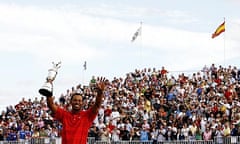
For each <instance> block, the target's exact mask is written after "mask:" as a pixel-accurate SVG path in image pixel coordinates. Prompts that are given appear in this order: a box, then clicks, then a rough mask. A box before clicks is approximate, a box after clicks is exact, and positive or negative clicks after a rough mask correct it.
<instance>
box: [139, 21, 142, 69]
mask: <svg viewBox="0 0 240 144" xmlns="http://www.w3.org/2000/svg"><path fill="white" fill-rule="evenodd" d="M140 29H141V35H140V36H141V37H140V67H139V70H140V69H141V67H142V22H140Z"/></svg>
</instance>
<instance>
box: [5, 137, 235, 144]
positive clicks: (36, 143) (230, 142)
mask: <svg viewBox="0 0 240 144" xmlns="http://www.w3.org/2000/svg"><path fill="white" fill-rule="evenodd" d="M0 144H61V138H55V139H50V138H32V139H29V140H25V141H0ZM88 144H240V136H229V137H214V139H213V140H209V141H205V140H179V141H176V140H174V141H162V142H153V141H145V142H141V141H138V140H136V141H117V142H113V141H100V140H95V138H92V137H89V138H88Z"/></svg>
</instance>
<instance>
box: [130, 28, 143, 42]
mask: <svg viewBox="0 0 240 144" xmlns="http://www.w3.org/2000/svg"><path fill="white" fill-rule="evenodd" d="M141 33H142V27H141V26H140V27H139V28H138V29H137V31H136V32H135V33H134V35H133V37H132V42H134V41H135V40H136V38H137V37H138V36H140V35H141Z"/></svg>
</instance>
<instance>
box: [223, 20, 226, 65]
mask: <svg viewBox="0 0 240 144" xmlns="http://www.w3.org/2000/svg"><path fill="white" fill-rule="evenodd" d="M223 20H224V23H225V17H224V18H223ZM225 25H226V24H225ZM225 30H226V28H225ZM225 35H226V32H225V33H224V40H223V41H224V67H226V48H225V37H226V36H225Z"/></svg>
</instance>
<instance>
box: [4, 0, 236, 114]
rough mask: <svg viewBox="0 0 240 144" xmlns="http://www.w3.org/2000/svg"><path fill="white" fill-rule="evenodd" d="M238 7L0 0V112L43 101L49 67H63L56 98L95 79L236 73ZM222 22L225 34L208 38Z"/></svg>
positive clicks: (176, 0)
mask: <svg viewBox="0 0 240 144" xmlns="http://www.w3.org/2000/svg"><path fill="white" fill-rule="evenodd" d="M239 7H240V1H239V0H201V1H200V0H198V1H193V0H121V1H116V0H91V1H86V0H84V1H83V0H68V1H64V0H41V1H37V0H31V1H30V0H0V66H1V70H0V76H1V83H0V110H5V108H6V106H9V105H15V104H17V103H18V102H19V101H20V100H21V99H22V98H23V97H24V98H25V99H29V98H30V99H34V98H35V97H38V98H39V99H40V97H41V95H40V94H39V93H38V90H39V89H40V88H41V87H42V85H43V84H44V82H45V79H46V77H47V75H48V69H50V68H51V67H52V62H55V63H57V62H59V61H61V63H62V64H61V68H60V69H59V70H58V74H57V76H56V79H55V80H54V87H53V89H54V91H53V93H54V96H55V97H56V98H58V97H59V96H60V95H61V94H62V93H66V91H67V89H71V87H75V86H76V85H78V84H82V85H87V84H88V82H89V81H90V79H91V77H92V76H93V75H94V76H96V77H97V76H103V77H106V78H108V79H109V80H112V79H113V78H114V77H117V78H119V77H125V75H126V74H127V73H129V72H133V71H134V70H135V69H143V68H157V69H161V67H162V66H164V67H165V68H166V69H167V70H168V71H169V72H170V73H169V74H171V75H175V74H176V73H182V72H196V71H199V70H201V69H202V68H203V67H204V66H205V65H206V66H210V65H211V64H212V63H214V64H216V65H217V66H218V65H222V66H225V67H227V66H228V65H232V66H237V67H240V66H239V64H240V62H239V59H240V10H239ZM224 20H225V24H226V25H225V26H226V31H225V32H224V33H222V34H221V35H219V36H218V37H216V38H214V39H212V38H211V35H212V33H213V32H214V31H215V30H216V28H217V27H218V26H219V25H220V24H221V23H223V21H224ZM141 23H142V24H141ZM140 26H141V28H142V32H141V35H139V36H138V37H137V39H136V40H135V41H134V42H131V39H132V36H133V34H134V33H135V32H136V30H137V29H138V28H139V27H140ZM85 61H86V62H87V69H86V70H84V68H83V64H84V62H85ZM56 100H57V99H56Z"/></svg>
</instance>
